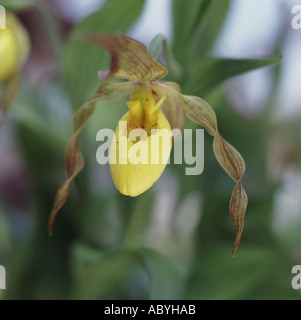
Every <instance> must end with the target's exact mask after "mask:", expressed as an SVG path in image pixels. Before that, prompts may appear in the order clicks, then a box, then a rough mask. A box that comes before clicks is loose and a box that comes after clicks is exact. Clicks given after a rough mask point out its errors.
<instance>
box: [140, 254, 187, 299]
mask: <svg viewBox="0 0 301 320" xmlns="http://www.w3.org/2000/svg"><path fill="white" fill-rule="evenodd" d="M139 255H140V257H141V258H142V261H143V265H144V267H145V268H146V270H147V274H148V275H149V280H150V294H151V297H150V298H151V299H154V300H166V299H179V298H180V296H181V294H182V289H183V284H184V279H185V272H184V271H183V270H182V269H181V268H180V267H179V265H178V264H177V263H175V262H174V261H172V260H171V259H169V258H167V257H166V256H164V255H162V254H161V253H159V252H156V251H154V250H151V249H141V250H140V251H139Z"/></svg>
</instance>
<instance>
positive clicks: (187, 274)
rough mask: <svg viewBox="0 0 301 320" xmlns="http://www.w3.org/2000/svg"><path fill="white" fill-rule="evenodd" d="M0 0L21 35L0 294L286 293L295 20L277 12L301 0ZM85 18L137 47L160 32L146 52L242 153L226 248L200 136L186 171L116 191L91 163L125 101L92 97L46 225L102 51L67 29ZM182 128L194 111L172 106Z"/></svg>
mask: <svg viewBox="0 0 301 320" xmlns="http://www.w3.org/2000/svg"><path fill="white" fill-rule="evenodd" d="M0 5H2V6H4V7H5V8H6V11H7V12H9V11H10V12H13V13H14V14H15V15H16V17H17V18H18V19H19V21H20V23H21V24H22V26H23V28H24V29H25V30H26V32H27V33H28V36H29V40H30V49H29V55H28V58H27V60H26V62H25V63H24V65H22V67H20V69H19V70H18V76H19V82H18V85H17V87H13V88H14V90H13V91H14V94H12V95H11V97H13V98H12V99H10V100H11V101H10V103H9V108H7V109H8V110H7V111H6V112H4V110H3V112H2V115H1V116H2V117H1V121H2V127H1V131H0V265H3V266H5V268H6V277H7V279H6V290H0V299H300V297H301V296H300V290H299V291H298V290H294V289H293V288H292V286H291V280H292V278H293V276H294V275H293V274H292V271H291V270H292V267H293V266H294V265H296V264H301V232H300V230H301V196H300V195H301V121H300V120H301V91H300V89H299V87H300V82H301V60H300V53H301V41H300V40H301V29H294V28H293V27H292V19H293V18H294V16H296V13H295V14H293V13H292V8H293V6H294V5H301V1H291V0H289V1H287V0H264V1H262V0H261V1H260V0H244V1H239V0H224V1H218V0H190V1H189V4H188V2H187V1H184V0H146V1H144V0H107V1H100V0H89V1H87V0H85V1H84V0H76V1H75V0H72V1H71V0H47V1H46V0H41V1H34V0H24V1H14V0H10V1H2V0H0ZM299 22H300V25H301V21H299ZM1 32H2V30H0V37H1ZM85 32H94V33H99V34H102V33H123V34H126V35H129V36H131V37H133V38H135V39H136V40H138V41H140V42H142V43H143V44H145V45H146V46H147V45H148V44H149V42H150V41H151V39H152V38H153V37H154V36H155V35H156V34H158V33H162V34H164V35H165V36H166V38H167V39H168V43H169V53H172V55H173V58H172V59H166V57H167V56H166V52H163V51H162V53H161V54H160V57H159V60H160V61H162V62H163V63H164V64H167V67H168V69H169V75H168V77H167V79H168V80H171V81H176V82H178V83H179V84H181V87H182V92H183V93H184V94H189V95H197V96H200V97H202V98H203V99H205V100H206V101H208V102H209V103H210V104H211V106H212V107H213V109H214V111H215V112H216V115H217V119H218V123H219V131H220V132H221V134H222V136H223V137H224V138H225V139H226V140H227V141H229V142H230V143H231V144H232V145H233V146H234V147H235V148H236V149H237V150H238V151H239V152H240V153H241V155H242V156H243V158H244V159H245V162H246V173H245V175H244V177H243V185H244V187H245V189H246V191H247V194H248V197H249V203H248V208H247V212H246V218H245V227H244V232H243V236H242V240H241V243H240V246H239V248H238V251H237V253H236V255H235V258H232V254H231V253H232V247H233V242H234V239H235V234H236V230H235V227H234V225H233V223H232V221H231V218H230V215H229V211H228V207H229V200H230V197H231V193H232V190H233V188H234V182H233V181H232V180H231V179H230V178H229V177H228V176H227V174H226V173H225V172H224V171H223V170H222V169H221V168H220V166H219V165H218V163H217V161H216V159H215V157H214V154H213V149H212V142H213V139H212V137H211V136H210V135H208V134H205V169H204V172H203V173H202V175H200V176H185V168H184V167H185V165H175V164H170V165H168V166H167V168H166V170H165V171H164V173H163V175H162V176H161V178H160V179H159V180H158V181H157V182H156V183H155V185H154V186H153V187H152V188H151V189H150V190H148V191H147V192H146V193H144V194H143V195H141V196H139V197H137V198H130V197H126V196H123V195H121V194H119V193H118V191H117V190H116V188H115V187H114V185H113V182H112V179H111V176H110V171H109V165H106V166H101V165H99V164H98V163H97V162H96V158H95V155H96V150H97V148H98V147H99V142H97V141H96V133H97V132H98V130H99V129H101V128H111V129H115V127H116V124H117V122H118V120H119V119H120V117H121V116H122V115H123V114H124V113H125V112H126V109H127V108H126V104H125V100H124V101H117V102H110V103H103V104H99V105H97V110H96V113H95V115H94V116H93V117H92V118H91V119H90V120H89V122H88V125H87V126H86V128H85V129H84V131H83V133H82V135H81V138H80V148H81V150H82V152H83V155H84V158H85V168H84V170H83V171H82V172H81V173H80V175H79V176H78V177H77V178H76V179H75V181H74V182H73V183H72V186H71V190H70V197H69V198H68V200H67V202H66V204H65V206H64V207H63V208H62V210H61V211H60V212H59V214H58V216H57V219H56V222H55V224H54V233H53V236H52V237H49V236H48V232H47V224H48V219H49V215H50V212H51V209H52V204H53V200H54V196H55V192H56V190H57V188H58V187H59V185H60V184H61V183H62V182H63V181H64V179H65V171H64V170H65V169H64V153H65V147H66V145H67V142H68V140H69V138H70V137H71V134H72V115H73V112H74V110H76V109H77V108H79V107H80V106H81V104H83V103H84V102H85V101H87V99H88V98H89V97H90V96H91V95H92V94H93V93H94V91H95V90H96V89H97V87H98V86H99V80H98V79H97V71H98V70H106V69H107V68H108V65H109V62H110V57H109V55H108V54H107V53H106V52H104V51H102V50H101V49H100V48H97V47H94V46H93V45H90V44H88V43H85V42H84V41H83V40H82V37H81V35H82V34H84V33H85ZM0 68H3V62H2V61H0ZM8 82H9V81H8V80H3V81H2V83H1V91H0V92H1V94H2V95H3V96H5V93H7V92H8V90H9V89H10V88H12V86H10V85H8ZM185 128H192V129H194V128H197V125H196V124H194V123H192V122H191V121H189V120H188V119H187V120H186V123H185Z"/></svg>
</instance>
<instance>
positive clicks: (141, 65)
mask: <svg viewBox="0 0 301 320" xmlns="http://www.w3.org/2000/svg"><path fill="white" fill-rule="evenodd" d="M87 39H88V40H89V41H90V42H92V43H94V44H97V45H99V46H101V47H103V48H104V49H106V50H108V51H109V52H110V54H111V65H110V70H109V71H108V72H101V73H100V77H101V79H102V80H106V79H107V78H108V77H112V78H119V79H127V80H137V81H141V82H149V81H152V80H153V81H154V80H160V79H162V78H163V77H165V76H166V75H167V73H168V71H167V69H166V68H165V67H164V66H163V65H162V64H161V63H159V62H158V61H157V60H155V59H154V58H153V57H152V56H151V55H150V54H149V53H148V51H147V50H146V48H145V46H144V45H143V44H141V43H140V42H138V41H136V40H134V39H131V38H129V37H127V36H124V35H94V34H92V35H88V36H87Z"/></svg>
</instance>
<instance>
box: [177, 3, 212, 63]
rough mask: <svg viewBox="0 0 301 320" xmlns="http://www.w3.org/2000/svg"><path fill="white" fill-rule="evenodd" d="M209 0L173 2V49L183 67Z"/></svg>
mask: <svg viewBox="0 0 301 320" xmlns="http://www.w3.org/2000/svg"><path fill="white" fill-rule="evenodd" d="M207 5H208V0H194V1H190V2H189V5H187V2H186V1H183V0H173V30H174V34H173V39H174V42H173V49H174V53H175V56H176V59H177V60H178V61H179V62H180V63H181V64H182V65H183V64H184V63H185V62H186V59H187V50H188V47H189V45H190V43H191V39H192V36H193V34H194V30H195V28H196V26H197V25H198V23H199V21H200V19H201V18H202V16H203V15H204V14H205V9H206V7H207Z"/></svg>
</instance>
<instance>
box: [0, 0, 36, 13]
mask: <svg viewBox="0 0 301 320" xmlns="http://www.w3.org/2000/svg"><path fill="white" fill-rule="evenodd" d="M37 2H38V1H37V0H0V5H1V6H3V7H4V8H6V9H7V10H11V11H21V10H25V9H29V8H31V7H34V6H36V5H37Z"/></svg>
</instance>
